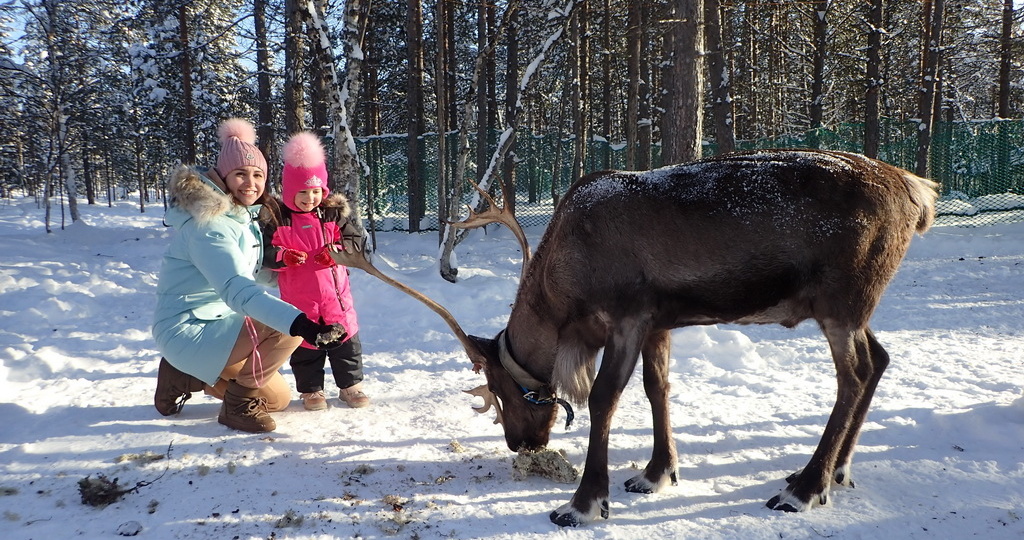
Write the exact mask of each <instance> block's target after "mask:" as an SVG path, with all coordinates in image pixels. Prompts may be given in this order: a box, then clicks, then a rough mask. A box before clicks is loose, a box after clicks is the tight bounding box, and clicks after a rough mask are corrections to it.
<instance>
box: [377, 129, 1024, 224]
mask: <svg viewBox="0 0 1024 540" xmlns="http://www.w3.org/2000/svg"><path fill="white" fill-rule="evenodd" d="M863 129H864V126H863V124H843V125H840V126H838V127H836V128H834V129H819V130H814V131H811V132H807V133H801V134H797V135H787V136H780V137H776V138H773V139H763V140H757V141H743V142H740V143H739V144H738V145H737V146H738V147H739V149H743V150H749V149H758V148H822V149H829V150H845V151H850V152H861V151H863V147H862V143H861V141H863ZM916 130H917V126H916V124H913V123H909V122H884V123H883V125H882V129H881V145H880V149H879V158H880V159H881V160H883V161H886V162H888V163H892V164H893V165H897V166H900V167H903V168H905V169H908V170H914V168H915V159H916V154H917V131H916ZM448 137H449V138H448V140H447V145H448V148H449V149H451V148H455V147H456V146H457V137H456V136H454V135H449V136H448ZM494 144H495V143H494V141H488V149H489V152H488V155H490V151H493V146H494ZM357 148H358V151H359V153H360V156H361V157H362V158H363V160H364V161H365V162H366V163H367V164H368V165H369V168H370V177H369V178H365V179H364V180H363V183H362V186H363V193H362V194H361V195H362V203H363V205H364V208H363V209H362V210H363V216H364V221H365V222H366V224H367V225H368V226H369V224H370V218H371V215H370V214H371V213H372V223H373V226H374V227H375V228H376V229H377V230H380V231H390V230H409V198H408V182H407V170H406V164H407V163H406V153H407V152H406V150H407V143H406V138H405V136H404V135H389V136H377V137H368V138H360V139H358V140H357ZM422 150H423V155H424V156H425V157H424V158H423V163H422V164H421V170H422V171H423V182H424V184H425V186H426V187H425V208H426V214H425V216H424V218H423V220H422V221H421V222H420V227H419V228H420V230H436V229H437V227H438V219H437V187H436V179H437V178H438V170H437V163H438V155H437V152H438V138H437V136H436V135H432V136H425V137H423V138H422ZM572 152H573V140H572V139H571V138H566V137H561V136H559V135H556V134H546V135H531V134H526V133H522V134H519V135H518V136H517V148H516V172H515V197H516V201H515V206H516V217H517V218H518V219H519V222H520V223H521V224H522V225H523V226H524V227H531V226H544V225H546V224H547V223H548V221H549V220H550V217H551V213H552V210H553V208H554V202H555V201H556V200H557V198H558V197H560V196H561V195H562V194H563V193H564V192H565V191H566V189H567V188H568V187H569V185H570V184H572V182H573V181H574V180H575V178H572V177H571V176H572V170H571V163H572ZM658 152H659V148H658V147H655V148H653V149H652V153H653V155H652V156H651V163H652V164H653V166H654V167H657V166H659V165H660V160H659V157H660V156H659V153H658ZM715 152H716V148H715V147H714V145H709V146H707V147H705V148H704V155H706V156H707V155H714V154H715ZM469 155H470V156H471V158H470V160H469V161H470V163H469V164H468V167H467V173H466V174H467V175H468V176H469V177H471V178H476V176H477V169H476V167H475V164H474V163H472V161H473V159H472V156H475V155H476V141H475V139H472V140H471V141H470V154H469ZM449 162H450V163H454V160H453V159H449ZM625 166H626V164H625V150H624V148H623V145H621V144H610V143H608V142H605V141H599V140H594V141H590V142H588V144H587V159H586V163H585V165H584V170H585V172H592V171H599V170H604V169H624V168H625ZM931 170H932V173H931V178H932V179H933V180H935V181H936V182H939V183H940V184H941V194H942V197H941V198H940V200H939V203H938V206H937V210H938V218H937V220H936V223H938V224H948V225H960V226H982V225H991V224H994V223H1007V222H1014V221H1024V121H1021V120H993V121H984V122H950V123H940V124H937V125H936V127H935V130H934V134H933V141H932V145H931ZM472 195H473V193H472V188H471V186H470V185H469V183H468V182H462V183H461V193H459V196H460V198H461V200H463V201H464V202H469V201H470V199H471V197H472Z"/></svg>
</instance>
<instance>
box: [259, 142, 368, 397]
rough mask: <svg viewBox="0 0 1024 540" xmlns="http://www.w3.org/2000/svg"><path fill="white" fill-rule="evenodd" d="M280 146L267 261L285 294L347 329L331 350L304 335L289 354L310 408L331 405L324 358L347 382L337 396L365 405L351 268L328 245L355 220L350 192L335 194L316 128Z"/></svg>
mask: <svg viewBox="0 0 1024 540" xmlns="http://www.w3.org/2000/svg"><path fill="white" fill-rule="evenodd" d="M282 154H283V157H284V170H283V172H282V201H281V204H280V205H278V206H279V207H280V215H279V216H275V217H276V223H274V222H273V221H274V220H265V221H264V229H263V235H264V238H265V244H266V245H267V246H268V248H267V251H266V254H265V256H264V266H265V267H267V268H271V269H273V270H276V271H277V272H278V280H277V281H278V286H279V287H280V289H281V299H282V300H285V301H286V302H288V303H290V304H292V305H293V306H295V307H297V308H299V309H300V310H302V312H303V313H305V314H306V316H307V317H309V318H310V319H311V320H313V321H319V322H322V323H325V324H335V323H337V324H340V325H342V326H343V327H344V328H345V330H346V331H347V333H348V335H347V336H346V338H345V339H343V340H342V343H341V345H340V346H338V347H336V348H334V349H331V350H321V349H317V348H315V347H314V346H313V345H311V344H309V343H305V342H304V343H303V344H302V345H301V346H300V347H299V348H298V349H296V350H295V352H294V353H292V356H291V360H290V364H291V367H292V373H293V374H294V375H295V386H296V389H297V390H298V391H299V393H300V394H301V397H302V404H303V406H304V407H305V408H306V410H310V411H316V410H322V409H326V408H327V398H326V396H325V395H324V365H325V360H330V363H331V371H332V373H333V374H334V382H335V383H337V385H338V388H340V389H341V393H340V394H339V396H338V397H339V398H340V399H341V400H342V401H343V402H345V403H346V404H347V405H348V406H349V407H354V408H357V407H365V406H367V405H368V404H369V402H370V400H369V398H368V397H367V396H366V394H365V393H363V390H362V384H361V383H362V380H363V361H362V347H361V345H360V342H359V335H358V332H359V323H358V322H357V320H356V310H355V307H354V305H353V301H352V291H351V290H350V289H349V279H348V269H347V268H345V267H344V266H338V264H337V263H335V262H334V259H332V258H331V256H330V251H332V250H333V251H336V250H338V249H340V247H339V246H338V244H340V243H341V241H342V231H344V230H346V226H348V227H349V229H350V230H351V228H352V227H351V225H350V224H349V223H348V218H349V215H350V211H349V206H348V199H346V198H345V196H344V195H342V194H336V195H333V196H330V190H329V189H328V187H327V166H326V164H325V162H324V157H325V155H324V149H323V146H321V144H320V140H319V139H318V138H317V136H316V135H314V134H312V133H309V132H302V133H298V134H296V135H294V136H292V138H291V139H289V140H288V142H287V143H286V144H285V146H284V148H283V150H282Z"/></svg>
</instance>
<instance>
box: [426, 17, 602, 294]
mask: <svg viewBox="0 0 1024 540" xmlns="http://www.w3.org/2000/svg"><path fill="white" fill-rule="evenodd" d="M582 1H583V0H571V1H570V2H568V3H566V4H564V5H562V4H561V3H559V2H552V1H551V0H547V1H546V5H553V7H551V9H550V13H549V16H548V19H547V21H548V29H549V30H550V34H549V35H548V38H547V39H546V40H545V41H544V43H543V44H541V45H540V47H539V50H538V52H537V54H536V55H535V56H534V58H533V60H532V61H531V62H530V64H529V65H528V66H527V67H526V71H525V72H524V73H523V75H522V77H521V78H520V79H519V90H518V92H517V94H518V95H519V96H520V99H518V100H517V101H516V106H515V108H516V111H517V112H516V114H514V115H512V116H511V117H510V118H511V119H512V120H513V121H517V119H519V118H520V117H521V114H519V111H521V110H522V108H523V103H522V95H523V94H524V93H525V90H526V89H527V88H528V87H529V83H530V79H531V78H532V77H533V75H534V73H536V72H537V70H538V68H539V67H540V65H541V64H542V63H543V62H544V60H545V58H546V57H547V54H548V52H549V51H550V50H551V48H552V47H553V46H554V45H555V43H557V42H558V40H559V38H560V37H561V36H562V35H564V34H565V31H566V29H567V25H568V24H569V21H570V19H571V17H572V13H573V10H574V8H575V7H576V6H577V5H578V4H579V3H581V2H582ZM518 9H519V3H518V2H516V1H513V2H510V3H509V6H508V7H507V8H506V10H505V14H504V16H503V18H502V23H501V27H502V28H504V27H505V26H506V25H508V24H511V23H510V19H511V17H512V15H515V14H518ZM500 33H501V32H494V33H493V35H495V36H497V35H500ZM494 45H495V44H494V42H493V41H492V42H491V44H490V46H489V47H487V48H485V49H481V50H480V51H479V53H478V54H477V59H476V67H475V69H474V71H473V80H472V82H471V85H470V96H468V97H467V98H466V100H465V103H466V105H465V107H466V111H465V113H464V115H463V118H462V125H461V127H460V130H459V148H460V149H461V151H460V153H459V160H458V164H457V166H456V170H455V178H458V179H462V178H465V170H466V161H467V160H468V157H469V143H468V142H467V141H468V129H469V124H470V123H471V122H472V120H473V119H474V118H475V117H476V115H475V111H474V110H473V102H474V99H473V95H474V94H475V92H477V91H479V86H480V76H481V73H482V71H483V67H484V55H486V54H487V49H488V48H493V47H494ZM518 127H519V126H518V125H507V126H506V127H505V130H504V131H503V132H502V134H501V136H500V138H499V140H498V146H497V148H496V149H495V150H494V153H493V154H492V155H491V159H490V161H489V162H488V165H487V168H486V169H485V170H484V171H483V172H482V173H481V174H480V182H479V183H478V185H479V187H480V189H482V190H483V191H487V190H488V189H489V187H490V185H491V180H492V179H493V177H494V175H495V171H496V170H497V168H498V167H499V165H500V164H501V163H502V161H503V159H504V157H505V153H506V152H507V151H508V148H509V147H510V146H511V144H512V141H513V140H514V139H513V137H512V135H513V134H514V133H515V130H516V128H518ZM458 202H459V201H453V204H452V207H451V208H452V210H451V213H450V214H449V215H450V217H449V220H450V221H455V220H456V219H457V217H458V216H457V213H456V208H457V203H458ZM483 202H484V201H482V198H481V197H480V194H479V193H477V192H474V193H473V195H472V199H471V202H470V204H469V206H470V207H472V208H476V209H480V208H481V204H482V203H483ZM440 226H441V227H444V228H445V235H444V247H443V248H442V252H441V267H442V268H443V269H445V271H443V272H442V274H441V275H442V277H444V278H445V279H447V280H449V281H453V280H454V278H455V276H456V275H457V274H458V268H457V266H456V265H455V264H454V262H453V261H452V256H453V254H454V251H455V246H456V245H457V244H458V243H459V242H461V241H462V239H463V238H464V235H465V234H466V233H467V232H468V231H466V230H464V229H463V230H462V231H461V232H460V231H457V230H456V229H454V228H452V227H450V226H448V225H446V224H445V223H441V224H440Z"/></svg>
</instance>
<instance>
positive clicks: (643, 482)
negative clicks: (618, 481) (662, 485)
mask: <svg viewBox="0 0 1024 540" xmlns="http://www.w3.org/2000/svg"><path fill="white" fill-rule="evenodd" d="M625 485H626V491H628V492H630V493H654V492H655V491H657V490H658V486H657V485H655V484H652V483H651V482H649V481H648V480H647V479H646V478H644V475H642V474H641V475H639V476H634V477H633V478H630V479H629V480H626V484H625Z"/></svg>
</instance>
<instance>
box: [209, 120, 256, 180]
mask: <svg viewBox="0 0 1024 540" xmlns="http://www.w3.org/2000/svg"><path fill="white" fill-rule="evenodd" d="M217 136H218V138H220V144H221V146H220V155H218V156H217V174H219V175H220V176H221V178H224V177H226V176H227V175H228V174H229V173H230V172H231V171H233V170H235V169H239V168H242V167H245V166H248V165H251V166H254V167H258V168H260V169H262V170H263V174H267V158H265V157H263V152H260V149H259V148H257V147H256V128H254V127H252V124H250V123H249V122H246V121H245V120H242V119H241V118H229V119H227V120H225V121H224V122H222V123H221V125H220V128H218V129H217Z"/></svg>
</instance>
